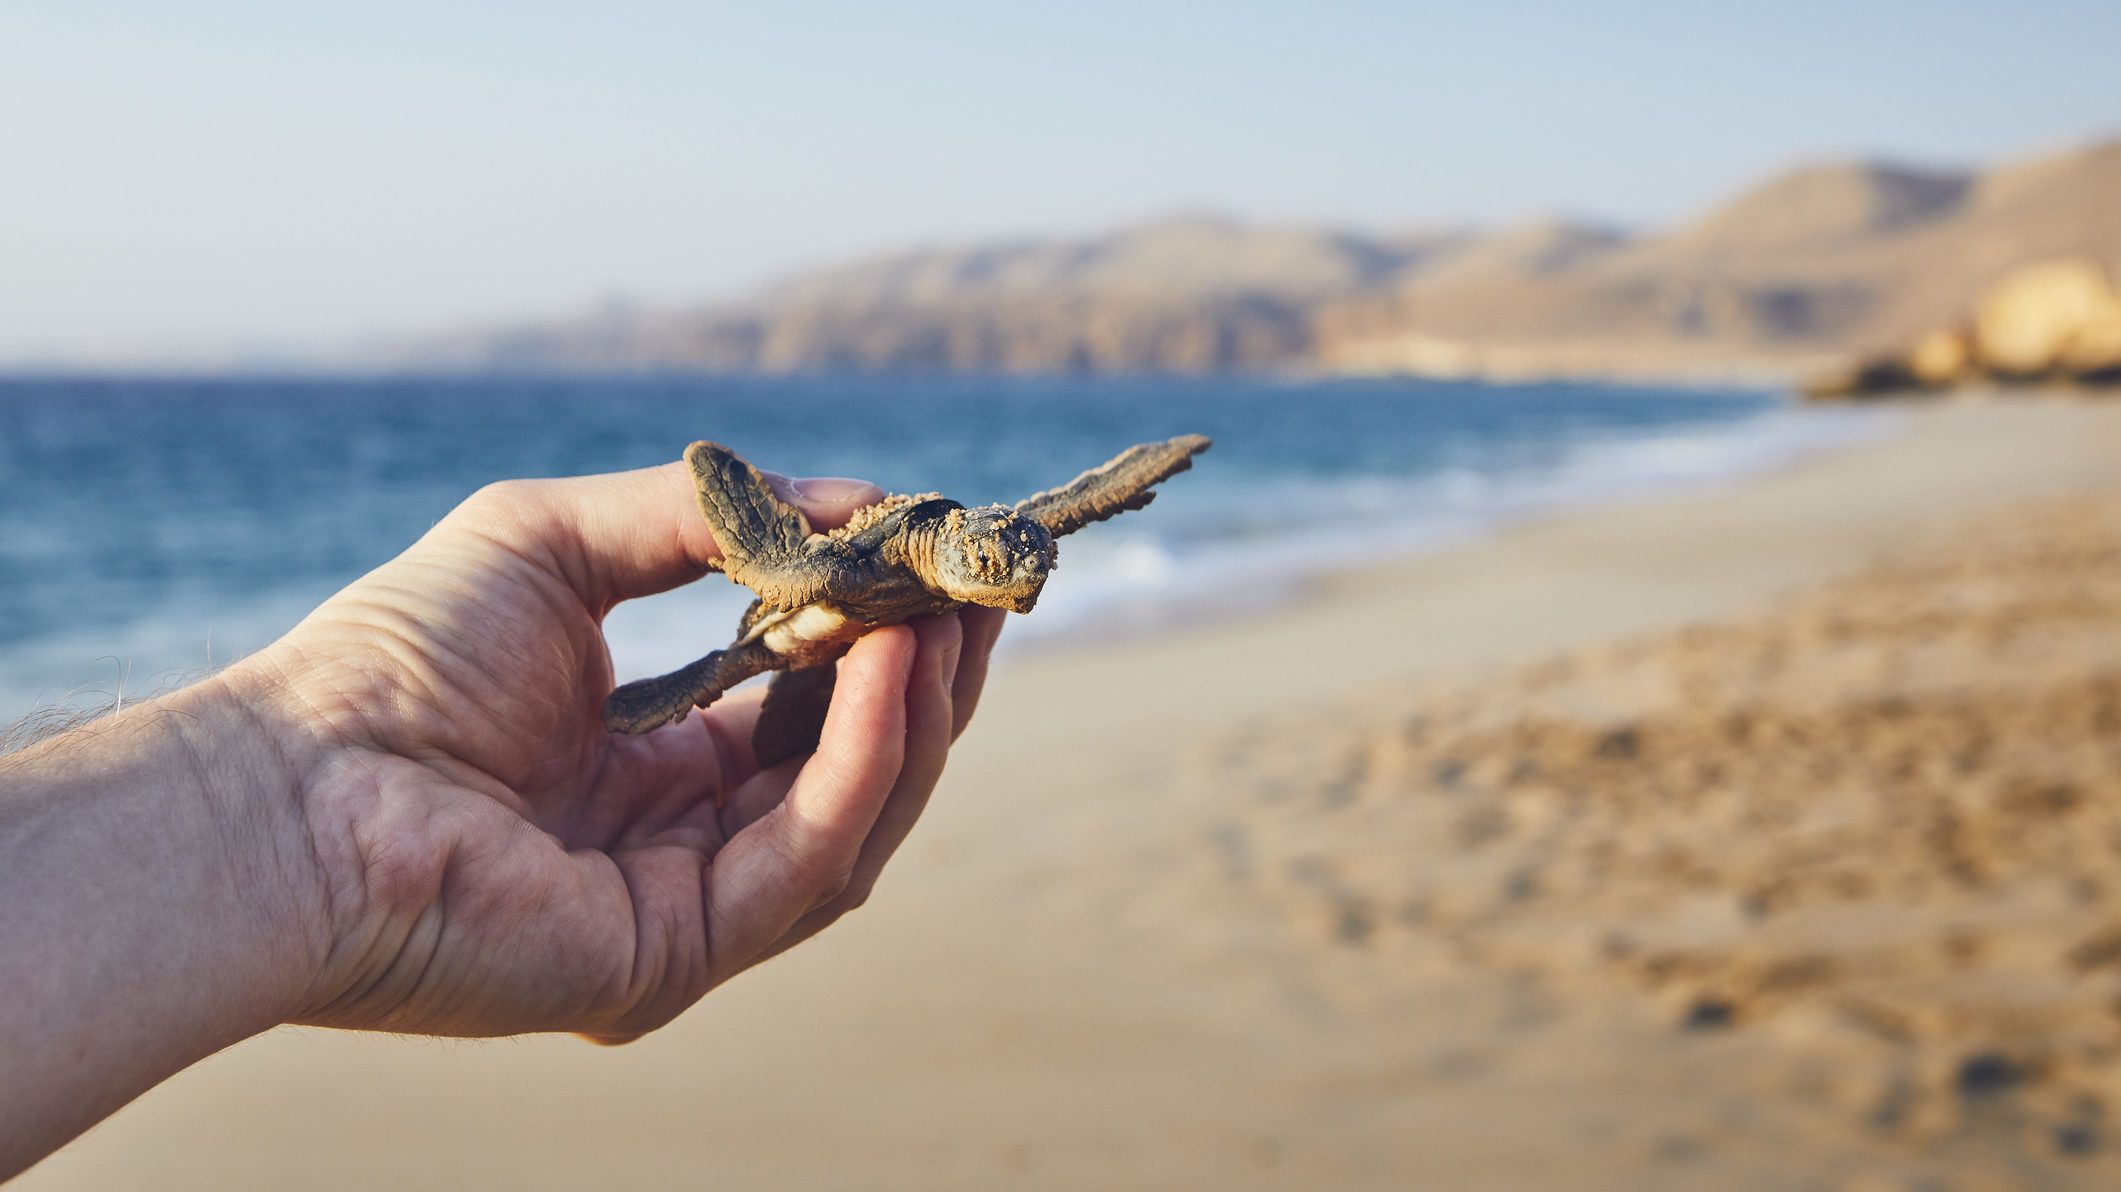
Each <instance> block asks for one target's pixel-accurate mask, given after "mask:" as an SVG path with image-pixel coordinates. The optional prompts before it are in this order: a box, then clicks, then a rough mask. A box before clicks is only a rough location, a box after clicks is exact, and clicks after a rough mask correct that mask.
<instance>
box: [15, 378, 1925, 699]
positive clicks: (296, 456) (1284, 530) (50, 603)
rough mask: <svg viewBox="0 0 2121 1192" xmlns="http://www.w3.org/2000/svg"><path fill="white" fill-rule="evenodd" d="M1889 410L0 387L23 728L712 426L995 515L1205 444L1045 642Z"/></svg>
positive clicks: (1037, 629)
mask: <svg viewBox="0 0 2121 1192" xmlns="http://www.w3.org/2000/svg"><path fill="white" fill-rule="evenodd" d="M1890 427H1891V419H1890V418H1889V417H1888V416H1886V415H1883V414H1880V413H1878V412H1875V411H1864V410H1847V409H1840V410H1834V409H1819V408H1807V407H1804V406H1801V405H1799V404H1797V403H1795V402H1793V401H1791V400H1790V399H1788V398H1787V397H1786V396H1784V395H1781V394H1777V393H1772V392H1765V391H1744V390H1715V391H1699V392H1694V391H1677V390H1671V389H1637V388H1627V387H1618V386H1601V385H1586V384H1524V385H1489V384H1480V383H1472V382H1450V381H1431V380H1260V379H1244V380H1239V379H1227V378H1216V379H1170V378H1153V379H1149V378H1144V379H1062V378H1054V379H997V378H962V377H947V378H934V377H921V378H913V377H778V378H741V377H731V378H703V377H683V378H678V377H670V378H648V377H624V378H575V377H568V378H559V377H554V378H536V379H523V378H507V379H503V378H490V377H479V378H445V379H412V378H387V379H341V378H332V379H266V378H245V379H214V380H195V379H78V378H67V379H33V378H18V379H0V725H4V724H7V723H10V722H12V721H13V720H15V719H16V718H18V717H20V716H22V715H24V714H27V713H29V712H31V711H33V710H34V709H37V708H39V707H44V706H49V705H54V704H74V703H81V704H96V703H104V702H108V701H109V700H110V699H111V698H112V697H114V696H120V695H123V696H126V697H133V696H138V695H142V694H147V693H152V692H154V691H156V690H160V689H163V688H166V687H168V686H171V685H174V684H176V683H180V682H182V681H184V680H185V679H187V678H189V677H192V676H195V675H197V674H200V673H203V672H204V671H205V670H207V669H208V668H210V667H213V666H216V665H220V664H223V663H226V662H228V661H229V660H231V659H233V658H236V657H239V656H241V655H242V654H244V653H246V652H248V651H251V650H254V649H256V648H258V647H259V646H261V645H263V644H265V643H266V642H269V641H270V640H272V639H273V638H274V637H275V636H277V635H278V634H280V633H281V632H283V631H285V630H286V629H287V628H288V627H290V626H292V625H293V624H294V623H295V622H296V621H297V620H299V619H300V618H301V616H302V615H303V613H305V612H306V611H307V610H308V609H309V608H310V607H312V606H314V605H315V604H316V603H317V602H318V601H320V600H322V599H324V598H325V597H326V596H329V595H330V594H331V593H332V592H333V591H335V590H336V589H337V588H339V587H340V586H341V585H343V584H345V583H347V582H348V581H350V580H352V579H353V578H355V577H356V576H359V575H360V574H362V573H363V572H364V571H366V570H368V569H369V568H371V567H374V566H376V565H377V564H379V563H382V562H383V561H385V560H386V559H388V558H390V557H391V556H392V555H393V554H394V553H396V552H397V551H398V550H400V549H402V548H403V547H404V546H405V545H406V544H408V543H410V542H411V541H412V540H413V539H414V538H416V537H418V536H419V535H420V534H421V533H422V532H424V531H425V530H426V529H427V528H428V527H429V526H431V525H432V524H433V523H434V522H435V520H436V519H438V518H440V517H441V516H442V515H443V514H444V513H445V512H447V511H448V510H449V509H450V507H451V506H452V505H454V504H455V503H456V502H458V501H459V500H461V499H463V497H464V496H466V495H467V494H469V493H470V492H472V491H473V490H474V489H476V488H478V487H479V486H481V485H483V484H486V483H487V482H489V481H493V480H498V479H503V478H507V477H515V476H562V475H573V474H580V473H588V472H602V471H610V470H615V469H622V468H633V467H640V466H644V465H649V464H655V463H660V462H664V461H666V460H670V459H673V458H675V457H676V456H677V455H678V453H679V452H680V451H681V450H682V449H683V448H684V445H685V444H686V443H688V442H690V441H691V440H693V439H695V438H714V439H719V440H721V441H723V442H726V443H728V444H730V445H731V446H733V447H735V448H736V449H737V450H739V451H741V452H743V453H744V454H745V455H746V456H748V457H749V458H750V459H752V460H753V461H754V462H756V463H758V464H759V465H760V466H762V467H766V468H770V469H773V470H776V471H782V472H788V473H791V474H796V475H848V476H862V477H867V478H869V479H872V480H875V481H876V482H878V483H879V484H882V485H884V486H885V487H886V488H887V489H892V490H896V491H924V490H929V489H934V490H939V491H942V492H944V493H946V494H948V495H950V496H953V497H955V498H957V499H959V500H963V501H966V502H968V503H976V502H984V501H993V500H1015V499H1016V498H1018V497H1021V496H1024V495H1027V494H1028V493H1030V492H1032V491H1034V490H1036V489H1039V488H1044V487H1047V486H1050V485H1052V484H1056V483H1059V482H1061V481H1064V480H1066V479H1068V478H1069V477H1071V476H1073V475H1074V474H1075V473H1076V472H1078V471H1080V470H1082V469H1083V468H1086V467H1089V466H1091V465H1094V464H1097V463H1100V462H1102V461H1103V460H1105V459H1106V458H1108V457H1109V456H1111V455H1112V454H1114V453H1115V452H1117V451H1118V450H1119V449H1121V448H1123V447H1125V446H1127V445H1129V444H1132V443H1135V442H1139V441H1142V440H1145V439H1152V438H1161V437H1165V436H1168V435H1173V434H1180V433H1184V432H1189V431H1198V432H1202V433H1205V434H1208V435H1210V436H1212V437H1213V438H1214V439H1215V448H1214V450H1213V451H1211V452H1210V453H1209V454H1208V455H1206V456H1205V457H1203V458H1202V459H1201V460H1200V461H1199V463H1198V465H1197V466H1196V467H1195V469H1194V470H1193V471H1192V472H1189V473H1187V474H1186V475H1184V476H1180V477H1178V478H1176V479H1174V480H1173V481H1172V482H1170V483H1169V484H1167V485H1166V486H1165V487H1164V490H1163V495H1162V496H1161V498H1160V499H1159V500H1158V501H1157V503H1156V504H1155V506H1154V507H1153V508H1151V509H1149V510H1147V511H1144V512H1141V513H1131V514H1128V515H1126V516H1124V517H1122V518H1120V519H1119V520H1117V521H1115V522H1110V523H1106V524H1103V525H1099V526H1096V527H1092V528H1091V529H1089V530H1086V531H1084V532H1083V533H1081V534H1079V535H1077V536H1075V537H1073V538H1070V539H1068V540H1067V541H1066V542H1065V543H1064V544H1063V549H1062V552H1061V568H1060V570H1059V571H1058V573H1057V574H1056V575H1055V577H1054V579H1053V580H1052V581H1051V583H1050V584H1049V585H1048V588H1047V592H1046V596H1045V598H1044V600H1043V601H1042V602H1041V604H1040V606H1039V608H1038V611H1037V612H1036V613H1035V614H1034V615H1032V616H1031V617H1028V618H1025V619H1024V620H1023V622H1022V623H1020V624H1017V625H1014V626H1012V628H1011V632H1010V635H1009V638H1008V639H1006V640H1007V642H1008V644H1009V646H1010V648H1015V649H1035V648H1041V647H1047V648H1050V647H1051V646H1053V645H1054V644H1055V643H1064V642H1066V641H1069V640H1071V639H1079V638H1080V637H1082V636H1084V635H1120V634H1128V633H1137V632H1144V631H1153V630H1155V629H1157V628H1159V627H1162V626H1168V625H1171V624H1174V623H1181V622H1184V621H1187V620H1192V619H1198V618H1201V617H1210V616H1233V615H1241V614H1242V613H1243V612H1244V611H1245V610H1246V609H1247V608H1251V607H1258V606H1261V605H1265V604H1270V603H1272V602H1274V601H1277V600H1282V599H1286V598H1287V597H1288V596H1289V594H1290V593H1292V592H1293V591H1295V590H1296V589H1297V588H1298V586H1300V585H1301V584H1302V583H1303V582H1304V580H1305V579H1306V578H1307V577H1308V576H1312V575H1315V574H1317V573H1318V572H1319V571H1321V570H1322V569H1327V568H1332V567H1335V566H1340V565H1345V564H1347V563H1349V562H1351V561H1355V560H1359V559H1362V558H1365V557H1369V556H1371V555H1373V554H1374V553H1376V552H1392V553H1400V554H1403V553H1409V552H1414V551H1420V550H1425V549H1435V548H1437V547H1440V546H1443V545H1447V544H1450V543H1454V542H1462V541H1465V540H1468V539H1471V538H1474V537H1477V536H1479V535H1481V534H1484V533H1489V532H1492V531H1494V530H1495V529H1496V528H1498V527H1501V526H1504V525H1507V524H1509V523H1511V522H1514V521H1519V520H1522V519H1525V518H1529V517H1536V516H1539V515H1541V514H1545V513H1551V512H1554V511H1559V510H1564V509H1569V508H1574V507H1580V506H1585V505H1592V504H1599V503H1609V502H1614V501H1625V500H1632V499H1640V498H1643V497H1646V496H1651V495H1654V494H1659V493H1665V492H1671V491H1675V490H1679V489H1685V488H1694V487H1700V486H1705V485H1714V484H1717V483H1720V482H1726V481H1728V480H1730V479H1733V478H1736V477H1739V476H1743V475H1748V474H1753V473H1758V472H1761V471H1764V470H1768V469H1773V468H1777V467H1782V466H1786V465H1788V464H1790V463H1791V462H1793V461H1795V460H1798V459H1801V458H1803V457H1805V456H1807V455H1810V454H1813V453H1816V452H1820V451H1824V450H1830V449H1832V448H1834V447H1836V446H1838V445H1842V444H1847V443H1850V442H1853V441H1856V440H1859V439H1862V438H1867V437H1872V436H1876V435H1880V434H1884V433H1889V431H1890ZM1270 560H1271V566H1270V563H1269V561H1270ZM747 597H748V594H747V593H743V592H741V591H740V590H737V589H735V588H734V587H733V585H731V584H729V583H728V582H727V581H726V580H724V579H722V578H721V577H719V576H710V577H708V578H707V579H706V580H704V581H702V582H701V583H699V584H695V585H693V586H692V587H690V588H688V589H685V590H683V591H681V592H678V593H673V594H671V595H668V596H661V597H656V598H653V599H650V600H646V601H639V602H635V603H634V604H631V605H627V606H625V607H623V608H621V609H620V610H619V611H618V612H617V613H615V614H614V615H613V617H612V618H611V621H610V622H609V624H608V630H609V636H610V638H611V642H612V649H613V656H614V662H615V664H616V665H617V667H618V671H619V674H620V675H621V677H622V678H625V677H634V676H638V675H641V674H646V673H652V672H659V671H662V670H666V669H669V668H671V667H673V666H675V665H678V664H680V663H683V662H686V661H689V660H691V659H692V658H693V657H695V656H697V655H698V654H699V653H701V652H703V651H704V650H705V649H707V648H709V647H712V646H715V645H718V644H720V643H721V642H722V641H723V640H724V639H725V638H726V637H727V636H728V634H729V631H730V630H731V628H732V627H733V625H734V623H735V619H736V616H737V614H738V612H739V611H740V610H741V609H742V607H743V605H744V603H745V600H746V599H747Z"/></svg>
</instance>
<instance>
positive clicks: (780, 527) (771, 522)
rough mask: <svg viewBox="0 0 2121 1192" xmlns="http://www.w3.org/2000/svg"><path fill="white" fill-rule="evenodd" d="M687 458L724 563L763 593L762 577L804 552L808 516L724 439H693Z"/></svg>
mask: <svg viewBox="0 0 2121 1192" xmlns="http://www.w3.org/2000/svg"><path fill="white" fill-rule="evenodd" d="M685 462H686V463H688V464H690V465H691V466H692V482H693V488H694V491H695V492H696V493H697V495H698V497H699V501H700V513H701V515H703V516H704V517H705V518H706V519H707V528H708V529H710V530H712V531H714V541H715V544H716V545H717V546H719V547H721V550H722V569H723V570H724V571H726V572H728V573H729V578H731V579H733V580H735V581H736V582H738V583H740V584H743V585H744V586H745V587H747V588H750V589H752V590H753V591H755V592H759V593H760V594H761V595H764V594H765V592H766V589H765V588H762V587H761V586H760V584H759V581H760V580H762V579H763V580H765V581H766V582H767V584H768V585H769V586H770V585H771V583H772V577H773V576H774V575H775V574H777V573H778V572H780V571H781V570H783V569H785V568H787V567H789V566H790V565H792V564H794V563H795V562H796V561H797V560H799V559H801V558H802V554H803V543H804V541H805V540H806V539H808V538H809V537H810V522H809V520H808V519H807V518H805V517H804V516H803V511H802V510H800V509H797V508H796V507H795V506H793V505H790V504H788V503H787V502H786V501H783V500H781V498H780V497H779V496H777V495H776V494H775V493H774V491H773V489H772V488H771V487H770V486H768V485H767V483H766V478H765V477H764V476H763V475H761V474H760V473H759V470H758V469H757V468H754V467H752V466H751V464H750V463H748V462H746V461H745V459H744V457H743V456H741V455H738V454H737V453H736V452H734V451H731V450H730V449H729V448H727V447H724V446H722V445H721V444H720V443H709V442H704V441H703V442H698V443H694V444H693V445H692V446H690V447H687V448H686V449H685Z"/></svg>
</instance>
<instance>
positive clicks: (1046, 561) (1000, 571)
mask: <svg viewBox="0 0 2121 1192" xmlns="http://www.w3.org/2000/svg"><path fill="white" fill-rule="evenodd" d="M1058 553H1059V552H1058V551H1057V550H1056V549H1055V547H1054V545H1053V535H1052V534H1050V533H1048V532H1047V531H1046V527H1044V526H1042V525H1040V524H1038V523H1037V522H1035V521H1033V520H1032V519H1030V518H1028V517H1025V516H1023V515H1022V514H1019V513H1016V512H1014V511H1013V510H1010V509H1008V508H1007V507H1005V506H1001V505H987V506H984V507H982V508H978V509H958V510H954V511H953V512H952V513H951V515H950V516H949V517H948V518H947V519H945V521H944V522H943V524H942V526H941V532H940V533H938V534H937V535H936V538H935V555H934V560H935V576H934V578H935V581H936V585H937V586H938V587H939V588H941V589H942V591H943V593H944V594H945V595H947V596H949V597H950V598H951V599H953V600H962V601H965V602H966V603H968V604H984V605H986V606H988V607H989V608H1006V609H1014V610H1015V611H1017V612H1020V613H1028V612H1030V611H1031V606H1032V605H1034V604H1037V603H1038V594H1039V592H1040V591H1042V590H1043V589H1044V588H1045V586H1046V576H1047V574H1048V573H1049V572H1051V571H1052V570H1053V567H1054V562H1055V558H1056V556H1057V555H1058Z"/></svg>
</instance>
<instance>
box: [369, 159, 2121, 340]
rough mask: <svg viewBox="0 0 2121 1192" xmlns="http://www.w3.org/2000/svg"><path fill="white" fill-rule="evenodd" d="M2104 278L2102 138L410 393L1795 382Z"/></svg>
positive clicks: (844, 322)
mask: <svg viewBox="0 0 2121 1192" xmlns="http://www.w3.org/2000/svg"><path fill="white" fill-rule="evenodd" d="M2063 256H2067V257H2072V258H2077V259H2083V260H2090V261H2093V262H2097V263H2102V264H2108V265H2111V264H2114V263H2121V140H2116V141H2110V142H2106V143H2102V144H2098V145H2094V146H2091V147H2088V148H2084V149H2081V150H2078V151H2074V152H2070V153H2064V154H2059V155H2055V156H2050V157H2045V158H2041V159H2037V160H2032V161H2026V162H2020V163H2014V164H2010V165H2006V166H2003V167H2001V168H1997V169H1994V170H1990V171H1986V172H1979V173H1974V172H1951V171H1940V170H1922V169H1911V168H1905V167H1900V166H1894V165H1884V164H1875V163H1866V164H1842V165H1826V166H1813V167H1807V168H1803V169H1799V170H1795V171H1793V172H1791V173H1788V174H1786V175H1783V176H1781V177H1779V178H1775V179H1772V180H1770V181H1768V182H1767V183H1765V184H1764V185H1761V186H1759V187H1756V188H1754V189H1753V190H1750V191H1748V192H1746V193H1744V194H1741V195H1738V196H1736V197H1735V198H1733V199H1731V200H1730V201H1729V202H1727V203H1725V204H1723V205H1722V206H1720V207H1718V208H1716V209H1715V210H1713V211H1710V212H1708V213H1707V214H1705V215H1703V216H1701V217H1700V218H1698V219H1695V220H1693V221H1691V222H1687V223H1684V224H1682V225H1680V226H1678V227H1675V228H1671V229H1668V230H1663V231H1660V232H1655V233H1652V234H1647V235H1641V236H1629V235H1627V234H1625V233H1623V232H1620V231H1618V230H1615V229H1612V228H1609V227H1603V226H1599V225H1595V224H1587V223H1574V222H1568V221H1548V222H1542V223H1538V224H1533V225H1529V226H1524V227H1515V228H1504V229H1501V230H1496V231H1488V232H1476V231H1470V230H1444V231H1437V232H1424V233H1410V234H1404V235H1382V234H1373V233H1364V232H1357V231H1349V230H1334V229H1315V228H1294V227H1260V226H1250V225H1245V224H1241V223H1237V222H1234V221H1230V220H1225V219H1218V218H1212V217H1190V218H1183V219H1173V220H1165V221H1161V222H1156V223H1151V224H1147V225H1144V226H1140V227H1133V228H1126V229H1121V230H1119V231H1115V232H1112V233H1109V234H1105V235H1100V236H1092V237H1085V238H1078V239H1055V240H1037V241H1019V242H1009V243H995V244H984V245H974V246H970V247H964V248H948V249H937V250H929V251H918V252H906V253H900V254H897V255H893V256H887V257H880V258H877V259H873V260H868V261H861V262H856V263H854V264H850V265H846V266H843V267H836V268H827V269H822V270H818V271H815V272H811V273H808V274H803V275H800V276H796V277H791V278H788V279H786V280H785V281H783V282H781V283H779V284H776V285H773V286H770V287H768V288H766V289H764V290H763V291H761V292H760V293H758V294H757V295H755V296H754V297H753V298H751V299H750V300H748V301H745V302H742V303H737V304H730V305H725V306H720V307H709V308H696V309H667V310H638V309H631V308H615V309H611V310H606V311H603V312H599V313H597V314H595V315H591V316H588V317H583V318H577V319H571V320H558V321H554V322H551V323H544V324H537V325H531V326H523V327H516V328H508V329H501V330H495V331H480V332H475V333H469V334H462V335H457V336H453V337H442V338H436V339H434V340H430V341H428V342H424V343H420V344H415V345H410V346H409V347H406V348H404V349H402V350H400V351H398V352H396V353H394V354H393V362H394V363H398V364H404V365H409V366H415V367H438V366H439V367H470V368H500V369H553V368H560V369H627V370H632V369H679V370H732V371H735V370H756V371H773V372H777V371H796V370H807V369H851V370H877V369H891V370H963V371H997V372H1058V371H1087V372H1099V371H1106V372H1131V371H1177V372H1203V371H1216V370H1263V369H1294V370H1328V371H1352V372H1362V371H1412V372H1422V373H1454V374H1455V373H1465V374H1484V375H1525V374H1537V375H1554V374H1589V375H1601V374H1636V375H1673V374H1681V373H1719V374H1731V373H1738V372H1772V373H1781V374H1788V373H1794V372H1799V371H1804V370H1808V369H1814V368H1817V367H1819V366H1821V365H1822V364H1824V363H1828V362H1831V361H1834V360H1837V359H1840V358H1844V357H1847V356H1850V355H1855V354H1864V353H1870V352H1875V351H1878V350H1880V349H1881V348H1883V347H1885V346H1886V345H1890V344H1896V343H1901V342H1905V341H1907V340H1908V339H1910V338H1911V337H1913V336H1916V335H1918V334H1920V333H1921V332H1922V331H1923V330H1925V329H1928V328H1931V327H1935V326H1939V325H1942V324H1945V323H1947V322H1950V321H1951V320H1953V319H1957V318H1962V317H1964V316H1965V314H1966V312H1967V311H1968V310H1970V309H1971V307H1972V305H1973V303H1974V302H1975V301H1976V298H1977V296H1978V295H1980V294H1982V293H1984V292H1986V291H1987V290H1988V289H1989V288H1991V287H1992V286H1993V285H1994V284H1995V283H1996V282H1997V280H1998V279H1999V278H2001V277H2003V276H2004V275H2005V274H2007V273H2009V272H2010V271H2012V270H2014V269H2016V268H2018V267H2020V266H2023V265H2025V264H2028V263H2031V262H2036V261H2039V260H2042V259H2047V258H2053V257H2063Z"/></svg>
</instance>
